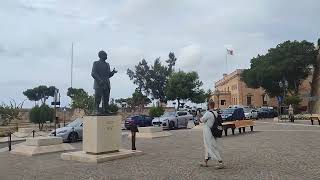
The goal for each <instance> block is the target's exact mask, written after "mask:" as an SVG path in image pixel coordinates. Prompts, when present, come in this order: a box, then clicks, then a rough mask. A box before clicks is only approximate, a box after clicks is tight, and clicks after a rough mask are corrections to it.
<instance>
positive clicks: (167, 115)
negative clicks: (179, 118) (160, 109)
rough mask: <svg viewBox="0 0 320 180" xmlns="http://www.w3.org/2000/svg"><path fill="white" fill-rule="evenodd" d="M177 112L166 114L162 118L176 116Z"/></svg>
mask: <svg viewBox="0 0 320 180" xmlns="http://www.w3.org/2000/svg"><path fill="white" fill-rule="evenodd" d="M175 115H176V112H165V113H164V114H163V115H162V117H169V116H175Z"/></svg>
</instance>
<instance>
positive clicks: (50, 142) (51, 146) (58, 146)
mask: <svg viewBox="0 0 320 180" xmlns="http://www.w3.org/2000/svg"><path fill="white" fill-rule="evenodd" d="M74 149H75V148H74V147H73V146H71V145H70V144H66V143H62V138H61V137H54V136H50V137H35V138H27V139H26V142H25V143H21V144H19V145H16V146H15V148H14V149H13V150H12V151H11V153H12V154H19V155H25V156H34V155H40V154H47V153H53V152H61V151H68V150H74Z"/></svg>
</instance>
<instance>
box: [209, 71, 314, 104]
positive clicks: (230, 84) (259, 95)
mask: <svg viewBox="0 0 320 180" xmlns="http://www.w3.org/2000/svg"><path fill="white" fill-rule="evenodd" d="M242 72H243V69H237V70H235V71H234V72H232V73H230V74H223V78H222V79H220V80H219V81H217V82H216V83H215V87H214V89H215V91H214V94H213V100H214V102H215V103H216V106H217V108H220V109H224V108H227V107H229V106H230V105H243V106H253V107H261V106H272V107H277V106H278V101H277V99H276V98H270V97H269V96H268V95H267V94H266V93H265V91H264V90H263V89H262V88H259V89H252V88H248V87H247V85H246V84H245V82H243V81H242V80H241V73H242ZM309 82H310V79H307V80H305V81H303V83H302V84H301V87H300V94H302V95H305V94H308V93H309V92H310V89H311V87H310V83H309ZM302 99H303V101H302V102H301V105H302V106H308V99H307V98H306V97H302Z"/></svg>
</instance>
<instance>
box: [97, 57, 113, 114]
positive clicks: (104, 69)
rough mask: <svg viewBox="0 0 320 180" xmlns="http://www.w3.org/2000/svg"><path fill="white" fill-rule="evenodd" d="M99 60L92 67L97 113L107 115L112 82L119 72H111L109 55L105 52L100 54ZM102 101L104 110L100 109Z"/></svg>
mask: <svg viewBox="0 0 320 180" xmlns="http://www.w3.org/2000/svg"><path fill="white" fill-rule="evenodd" d="M98 56H99V58H100V59H99V60H98V61H95V62H94V63H93V66H92V72H91V76H92V77H93V79H94V85H93V89H94V90H95V93H94V101H95V102H94V103H95V111H96V114H97V115H107V114H109V113H110V112H109V110H108V106H109V98H110V89H111V86H110V80H109V78H111V77H112V76H113V75H114V74H115V73H117V71H116V70H115V69H113V71H110V65H109V63H107V62H106V60H107V58H108V55H107V53H106V52H104V51H100V52H99V53H98ZM101 99H102V108H101V109H100V108H99V106H100V103H101Z"/></svg>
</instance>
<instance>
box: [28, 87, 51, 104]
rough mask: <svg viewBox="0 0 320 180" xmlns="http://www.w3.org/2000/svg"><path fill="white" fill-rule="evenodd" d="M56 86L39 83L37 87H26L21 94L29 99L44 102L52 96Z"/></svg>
mask: <svg viewBox="0 0 320 180" xmlns="http://www.w3.org/2000/svg"><path fill="white" fill-rule="evenodd" d="M55 89H56V87H54V86H49V87H47V86H45V85H40V86H38V87H35V88H33V89H27V90H26V91H24V92H23V94H24V95H25V96H26V97H27V98H28V99H29V100H30V101H35V102H36V101H39V100H41V103H42V104H45V103H46V100H47V99H48V98H49V97H50V96H51V97H53V96H54V91H55Z"/></svg>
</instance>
